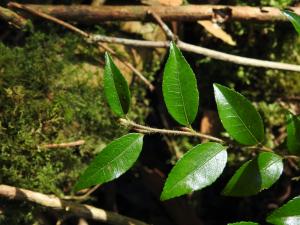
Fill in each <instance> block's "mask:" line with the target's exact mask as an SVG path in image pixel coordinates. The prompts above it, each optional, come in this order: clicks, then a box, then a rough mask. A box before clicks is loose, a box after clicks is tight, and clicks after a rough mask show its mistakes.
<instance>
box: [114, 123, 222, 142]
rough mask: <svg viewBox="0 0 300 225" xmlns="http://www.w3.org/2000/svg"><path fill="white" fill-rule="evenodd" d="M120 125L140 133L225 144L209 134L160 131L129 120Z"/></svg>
mask: <svg viewBox="0 0 300 225" xmlns="http://www.w3.org/2000/svg"><path fill="white" fill-rule="evenodd" d="M119 121H120V123H121V124H122V125H124V126H131V127H132V128H133V129H135V130H136V131H138V132H141V133H146V134H168V135H181V136H189V137H200V138H203V139H208V140H211V141H216V142H220V143H223V142H224V141H223V140H222V139H219V138H217V137H213V136H210V135H207V134H202V133H199V132H196V131H191V130H189V131H181V130H168V129H159V128H153V127H147V126H143V125H140V124H137V123H135V122H133V121H131V120H128V119H120V120H119Z"/></svg>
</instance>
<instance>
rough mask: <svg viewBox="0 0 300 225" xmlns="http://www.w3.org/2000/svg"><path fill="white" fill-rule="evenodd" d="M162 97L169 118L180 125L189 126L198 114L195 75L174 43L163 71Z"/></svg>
mask: <svg viewBox="0 0 300 225" xmlns="http://www.w3.org/2000/svg"><path fill="white" fill-rule="evenodd" d="M162 89H163V96H164V101H165V103H166V106H167V109H168V111H169V113H170V114H171V116H172V117H173V118H174V119H175V120H176V121H177V122H178V123H180V124H182V125H188V124H191V123H192V122H193V121H194V119H195V117H196V115H197V112H198V105H199V93H198V89H197V81H196V78H195V74H194V72H193V70H192V69H191V67H190V65H189V64H188V63H187V61H186V60H185V58H184V57H183V55H182V53H181V52H180V50H179V49H178V48H177V47H176V45H175V44H174V43H171V46H170V54H169V58H168V61H167V63H166V66H165V69H164V76H163V87H162Z"/></svg>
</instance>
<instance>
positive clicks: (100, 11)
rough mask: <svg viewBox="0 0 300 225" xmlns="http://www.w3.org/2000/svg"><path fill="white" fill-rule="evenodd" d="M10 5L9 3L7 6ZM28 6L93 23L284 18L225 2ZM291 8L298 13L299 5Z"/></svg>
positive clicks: (275, 11) (270, 9)
mask: <svg viewBox="0 0 300 225" xmlns="http://www.w3.org/2000/svg"><path fill="white" fill-rule="evenodd" d="M10 5H11V6H12V7H13V4H10V3H9V4H8V6H10ZM24 5H25V6H28V7H30V8H31V9H34V10H37V11H40V12H43V13H46V14H49V15H51V16H54V17H57V18H59V19H62V20H68V21H74V22H80V23H87V24H95V23H99V22H101V21H114V20H122V21H126V20H151V19H152V18H151V17H150V16H149V14H148V12H149V11H152V12H154V13H156V14H157V15H158V16H160V17H161V18H162V19H163V20H164V21H198V20H209V19H215V20H217V21H221V22H223V21H227V20H241V21H286V18H285V16H283V15H282V13H281V11H280V9H278V8H275V7H250V6H225V5H184V6H175V7H168V6H107V5H105V6H99V7H94V6H89V5H68V6H67V5H33V4H24ZM290 10H292V11H294V12H295V13H297V14H300V7H291V8H290Z"/></svg>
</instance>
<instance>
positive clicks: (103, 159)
mask: <svg viewBox="0 0 300 225" xmlns="http://www.w3.org/2000/svg"><path fill="white" fill-rule="evenodd" d="M142 147H143V135H142V134H137V133H131V134H127V135H125V136H123V137H121V138H118V139H116V140H114V141H113V142H111V143H110V144H108V145H107V146H106V147H105V148H104V149H103V150H102V151H101V152H100V153H99V154H98V155H97V156H96V157H95V158H94V160H93V161H92V162H91V163H90V165H89V167H88V168H87V169H86V170H85V172H84V173H83V174H82V175H81V176H80V178H79V180H78V182H77V183H76V185H75V187H74V190H75V191H79V190H81V189H84V188H88V187H90V186H92V185H95V184H103V183H106V182H108V181H111V180H113V179H116V178H118V177H119V176H121V175H122V174H123V173H125V172H126V171H127V170H128V169H130V168H131V167H132V165H133V164H134V162H135V161H136V160H137V158H138V156H139V155H140V152H141V151H142Z"/></svg>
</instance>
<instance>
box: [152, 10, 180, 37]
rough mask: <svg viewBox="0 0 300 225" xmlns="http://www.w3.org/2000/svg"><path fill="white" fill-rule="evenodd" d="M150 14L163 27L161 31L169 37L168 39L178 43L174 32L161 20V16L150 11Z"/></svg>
mask: <svg viewBox="0 0 300 225" xmlns="http://www.w3.org/2000/svg"><path fill="white" fill-rule="evenodd" d="M148 13H149V14H150V15H151V16H152V17H153V18H154V19H155V20H156V22H157V23H158V25H159V26H160V27H161V29H162V30H163V31H164V32H165V34H166V35H167V37H168V38H169V39H170V40H171V41H176V40H177V37H176V36H175V35H174V34H173V32H172V31H171V29H170V28H169V27H168V26H167V24H165V23H164V21H162V19H161V17H160V16H159V15H157V14H156V13H155V12H152V11H150V10H149V11H148Z"/></svg>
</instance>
